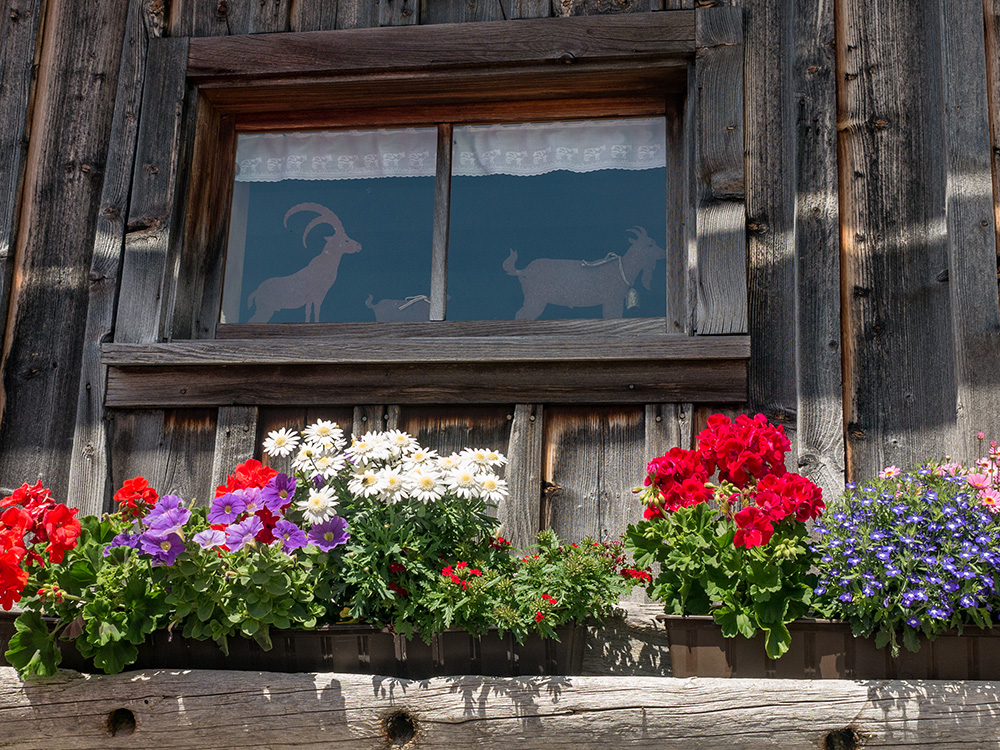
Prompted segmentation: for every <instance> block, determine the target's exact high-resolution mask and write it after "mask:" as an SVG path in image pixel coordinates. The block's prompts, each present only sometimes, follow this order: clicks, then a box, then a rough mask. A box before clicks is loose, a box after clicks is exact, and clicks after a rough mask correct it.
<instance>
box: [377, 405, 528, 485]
mask: <svg viewBox="0 0 1000 750" xmlns="http://www.w3.org/2000/svg"><path fill="white" fill-rule="evenodd" d="M396 408H397V409H398V410H399V416H398V418H397V419H398V424H397V425H396V426H395V427H392V428H390V429H399V430H402V431H403V432H408V433H409V434H410V435H412V436H413V437H415V438H416V439H417V442H419V443H420V444H421V445H422V446H424V447H425V448H430V449H431V450H436V451H437V452H438V453H439V454H440V455H444V456H447V455H451V454H452V453H457V452H460V451H461V450H463V449H465V448H488V449H492V450H495V451H499V452H500V453H505V452H506V451H507V445H508V443H509V440H510V433H511V419H510V408H509V407H507V406H505V405H503V406H474V405H463V406H439V405H436V406H406V407H403V408H400V407H396ZM496 470H497V471H498V473H499V474H500V475H501V477H502V476H503V475H504V469H503V467H498V468H497V469H496Z"/></svg>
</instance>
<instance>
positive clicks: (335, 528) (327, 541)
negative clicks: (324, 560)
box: [309, 516, 351, 552]
mask: <svg viewBox="0 0 1000 750" xmlns="http://www.w3.org/2000/svg"><path fill="white" fill-rule="evenodd" d="M350 538H351V535H350V534H349V533H348V532H347V520H346V519H344V518H341V517H340V516H333V517H332V518H328V519H327V520H325V521H323V523H318V524H316V525H315V526H313V527H312V528H311V529H309V542H310V543H312V544H315V545H316V546H317V547H319V548H320V549H321V550H323V551H324V552H328V551H329V550H331V549H333V548H334V547H339V546H340V545H341V544H344V543H345V542H346V541H347V540H348V539H350Z"/></svg>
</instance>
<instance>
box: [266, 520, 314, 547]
mask: <svg viewBox="0 0 1000 750" xmlns="http://www.w3.org/2000/svg"><path fill="white" fill-rule="evenodd" d="M274 538H275V539H277V540H279V541H280V542H281V546H282V549H284V550H285V552H291V551H292V550H297V549H301V548H302V547H305V546H306V545H307V544H308V543H309V542H308V540H307V539H306V533H305V532H304V531H303V530H302V529H300V528H299V527H298V526H296V525H295V524H294V523H292V522H291V521H285V520H281V521H278V522H277V523H276V524H275V525H274Z"/></svg>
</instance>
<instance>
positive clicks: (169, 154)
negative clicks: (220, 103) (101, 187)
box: [115, 39, 188, 342]
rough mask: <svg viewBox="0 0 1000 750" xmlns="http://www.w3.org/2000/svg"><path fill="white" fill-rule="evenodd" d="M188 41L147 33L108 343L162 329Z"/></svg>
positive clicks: (179, 183) (177, 198) (175, 218)
mask: <svg viewBox="0 0 1000 750" xmlns="http://www.w3.org/2000/svg"><path fill="white" fill-rule="evenodd" d="M187 47H188V45H187V39H153V40H151V41H150V43H149V55H148V60H147V63H146V78H145V81H146V86H145V90H144V91H143V97H142V113H143V117H142V120H141V122H140V125H139V143H138V147H137V152H136V159H135V170H134V174H133V177H132V198H131V205H130V206H129V218H128V226H127V230H126V231H127V233H126V235H125V253H124V260H123V265H122V273H121V292H120V296H119V302H118V314H117V317H116V322H115V341H118V342H150V341H158V340H160V339H161V337H162V336H163V335H164V333H165V331H164V330H163V322H162V319H163V316H164V315H167V314H168V311H165V310H164V309H163V308H164V307H165V305H163V304H161V300H162V299H164V298H165V296H166V295H167V293H168V290H169V287H170V282H171V280H172V272H173V269H172V267H171V265H170V261H171V258H172V255H173V253H174V252H175V250H176V248H175V246H176V245H177V237H178V234H179V230H180V227H179V224H180V219H181V215H182V213H183V200H182V197H183V189H184V188H183V186H184V182H185V180H186V178H187V172H188V168H187V164H186V156H187V153H188V151H187V148H186V145H185V142H186V138H185V136H186V135H187V134H188V128H187V127H186V119H187V118H186V117H185V115H186V112H185V92H186V84H185V71H186V70H187Z"/></svg>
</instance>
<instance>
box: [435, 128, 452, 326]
mask: <svg viewBox="0 0 1000 750" xmlns="http://www.w3.org/2000/svg"><path fill="white" fill-rule="evenodd" d="M453 151H454V148H453V147H452V126H451V123H442V124H441V125H438V128H437V150H436V158H435V174H434V223H433V229H432V232H433V238H432V241H431V300H430V319H431V320H444V319H445V313H446V308H447V304H448V303H447V299H448V235H449V230H450V228H451V223H450V221H449V219H450V216H451V157H452V152H453Z"/></svg>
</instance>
